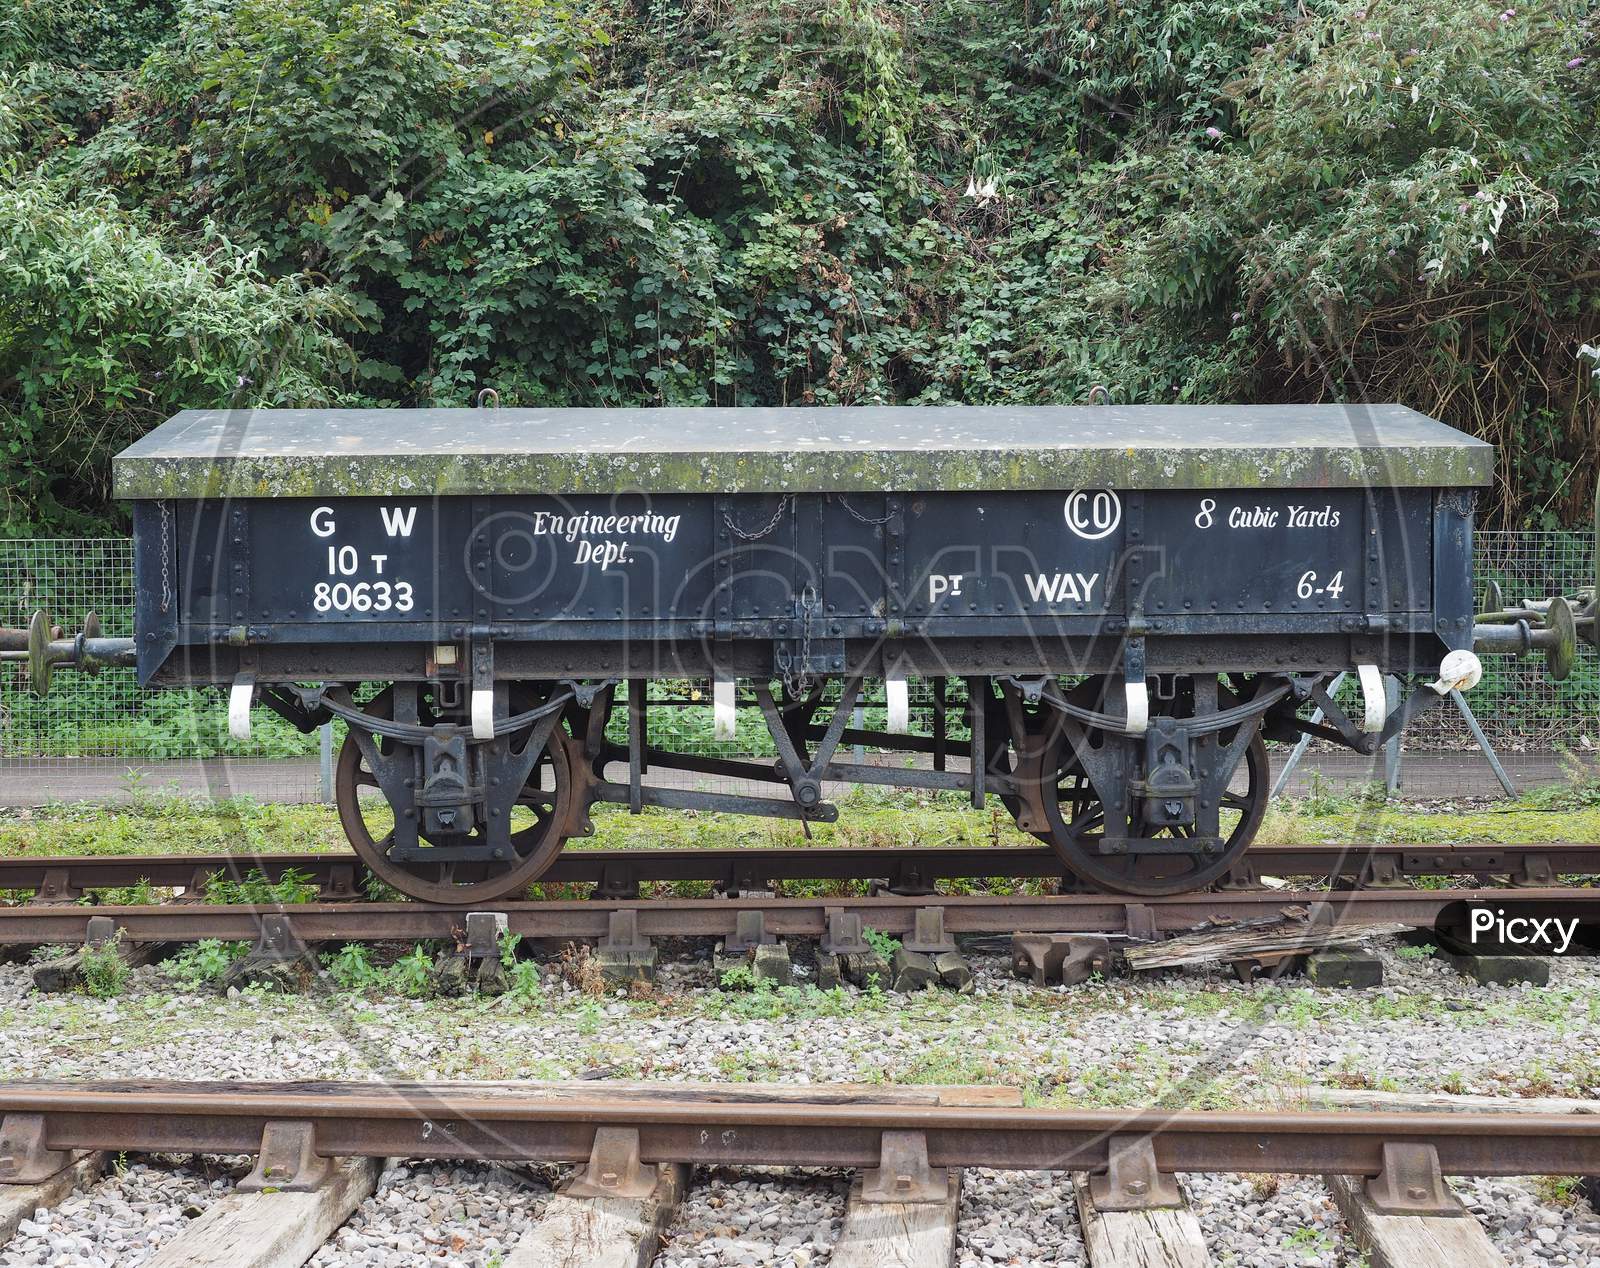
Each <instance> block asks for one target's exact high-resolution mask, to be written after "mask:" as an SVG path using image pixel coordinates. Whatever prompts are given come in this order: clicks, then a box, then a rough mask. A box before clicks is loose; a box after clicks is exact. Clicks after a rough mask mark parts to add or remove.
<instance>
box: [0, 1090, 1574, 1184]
mask: <svg viewBox="0 0 1600 1268" xmlns="http://www.w3.org/2000/svg"><path fill="white" fill-rule="evenodd" d="M0 1116H3V1117H4V1118H5V1120H6V1122H5V1126H4V1128H0V1135H4V1136H7V1137H12V1138H17V1137H19V1136H21V1135H22V1133H23V1132H24V1131H25V1130H26V1129H28V1128H29V1127H30V1126H33V1127H36V1128H37V1132H36V1140H37V1142H38V1144H39V1145H40V1146H41V1147H42V1148H45V1149H49V1150H73V1149H110V1150H129V1151H135V1150H136V1151H182V1152H204V1153H221V1154H237V1153H253V1152H256V1151H257V1150H258V1149H259V1148H260V1147H261V1144H262V1137H263V1133H264V1132H265V1130H266V1128H267V1126H268V1124H275V1123H282V1124H310V1125H311V1128H312V1133H313V1135H312V1139H313V1142H314V1151H315V1153H317V1154H318V1155H321V1156H324V1157H345V1156H356V1155H361V1156H367V1157H426V1158H437V1159H469V1158H485V1159H491V1158H492V1159H535V1160H541V1161H566V1162H581V1161H584V1160H586V1159H587V1158H588V1157H589V1156H590V1151H591V1149H592V1147H593V1145H594V1142H595V1132H596V1130H597V1129H598V1128H601V1127H621V1128H630V1129H634V1130H636V1131H637V1132H638V1139H639V1155H640V1158H641V1160H642V1161H644V1162H646V1163H660V1162H684V1163H693V1164H701V1165H715V1164H745V1165H753V1164H780V1165H791V1166H834V1167H858V1168H862V1167H874V1166H877V1165H878V1164H879V1162H880V1160H881V1158H882V1157H883V1153H884V1144H885V1142H884V1133H885V1132H917V1133H921V1134H922V1135H923V1137H924V1138H925V1140H926V1145H927V1156H928V1162H929V1163H930V1164H931V1165H933V1166H935V1167H966V1166H985V1167H999V1168H1006V1169H1027V1170H1089V1171H1097V1170H1101V1169H1103V1168H1104V1167H1106V1165H1107V1164H1108V1162H1109V1154H1110V1150H1111V1147H1112V1143H1113V1142H1114V1141H1116V1140H1117V1139H1118V1138H1121V1139H1123V1140H1126V1139H1127V1138H1128V1137H1130V1136H1131V1137H1136V1138H1137V1137H1146V1138H1148V1139H1149V1140H1150V1142H1151V1145H1152V1147H1153V1150H1154V1158H1155V1163H1156V1165H1157V1167H1158V1168H1159V1169H1160V1170H1161V1171H1163V1172H1169V1173H1170V1172H1175V1171H1210V1172H1218V1171H1223V1172H1238V1171H1243V1172H1270V1173H1283V1174H1320V1173H1339V1174H1345V1175H1367V1176H1372V1175H1377V1174H1378V1173H1379V1172H1380V1171H1381V1170H1382V1169H1383V1164H1384V1158H1383V1151H1384V1147H1385V1146H1386V1145H1391V1144H1413V1145H1426V1146H1431V1147H1433V1148H1434V1149H1435V1150H1436V1151H1437V1156H1438V1161H1439V1166H1440V1169H1441V1171H1442V1172H1444V1173H1445V1174H1447V1175H1481V1176H1507V1175H1537V1174H1549V1175H1589V1174H1594V1173H1597V1172H1600V1116H1595V1115H1585V1114H1521V1113H1511V1114H1502V1113H1453V1112H1404V1113H1385V1112H1338V1111H1335V1112H1329V1111H1318V1112H1307V1111H1298V1112H1291V1111H1272V1112H1240V1111H1197V1110H1176V1111H1166V1110H1160V1109H1141V1110H1131V1111H1123V1110H1081V1109H1044V1108H1038V1107H1034V1106H1027V1107H1021V1106H1016V1107H992V1106H958V1105H942V1104H907V1103H905V1102H904V1101H901V1102H899V1103H895V1102H893V1101H892V1100H890V1099H889V1098H887V1097H886V1098H885V1099H884V1100H883V1101H882V1102H871V1101H868V1102H866V1103H860V1102H851V1103H840V1102H837V1101H828V1100H827V1099H826V1098H825V1097H824V1096H822V1095H820V1094H819V1095H818V1097H817V1099H816V1100H815V1101H807V1100H798V1099H797V1100H793V1101H789V1100H785V1101H768V1102H762V1101H752V1100H746V1099H734V1098H727V1097H719V1096H717V1095H714V1094H708V1093H706V1092H704V1091H697V1092H689V1093H683V1092H681V1091H678V1092H675V1091H674V1090H673V1089H671V1086H670V1085H664V1086H663V1087H662V1088H661V1089H660V1090H659V1094H658V1095H652V1094H649V1092H648V1090H644V1091H640V1090H638V1089H637V1087H636V1088H635V1090H634V1092H633V1093H632V1094H631V1095H608V1094H607V1092H606V1090H605V1087H604V1085H595V1084H588V1085H579V1086H576V1087H569V1088H568V1089H567V1090H566V1094H561V1093H560V1092H559V1091H556V1092H555V1094H551V1089H545V1092H544V1094H539V1093H536V1092H532V1091H529V1092H523V1091H520V1090H518V1089H516V1088H515V1087H510V1086H506V1085H500V1086H497V1087H491V1088H488V1089H474V1088H473V1087H472V1086H471V1085H461V1084H456V1085H430V1084H407V1085H398V1086H393V1087H388V1086H384V1085H377V1084H359V1083H356V1084H312V1085H298V1084H282V1085H271V1084H265V1085H263V1084H198V1085H196V1084H181V1083H170V1084H142V1085H126V1084H96V1083H79V1084H73V1085H60V1084H30V1083H0ZM35 1116H36V1117H35Z"/></svg>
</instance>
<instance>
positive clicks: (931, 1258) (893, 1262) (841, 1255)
mask: <svg viewBox="0 0 1600 1268" xmlns="http://www.w3.org/2000/svg"><path fill="white" fill-rule="evenodd" d="M960 1210H961V1173H960V1172H959V1171H952V1172H951V1173H950V1189H949V1194H948V1196H947V1197H946V1198H945V1200H944V1201H943V1202H863V1201H862V1200H861V1180H860V1178H859V1177H857V1179H856V1181H855V1183H854V1184H853V1185H851V1186H850V1198H849V1201H848V1202H847V1203H846V1205H845V1211H844V1229H843V1231H842V1232H841V1233H840V1234H839V1241H838V1244H837V1245H836V1246H835V1247H834V1248H833V1259H832V1261H831V1262H832V1264H833V1268H950V1265H951V1264H952V1263H954V1262H955V1256H956V1219H957V1216H958V1215H959V1214H960Z"/></svg>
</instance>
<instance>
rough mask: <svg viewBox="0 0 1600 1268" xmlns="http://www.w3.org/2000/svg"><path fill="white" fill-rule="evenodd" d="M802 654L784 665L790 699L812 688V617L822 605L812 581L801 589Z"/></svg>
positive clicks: (784, 681)
mask: <svg viewBox="0 0 1600 1268" xmlns="http://www.w3.org/2000/svg"><path fill="white" fill-rule="evenodd" d="M799 606H800V612H799V616H800V655H799V657H798V658H797V659H798V665H797V664H796V658H791V659H790V660H789V662H788V663H787V664H786V665H784V667H783V685H784V689H785V690H787V691H788V693H789V697H790V699H798V698H800V697H802V696H804V695H806V694H807V693H809V692H810V690H811V618H812V616H813V615H814V614H815V613H816V611H817V609H818V608H820V607H821V606H822V603H821V601H820V600H819V599H818V598H817V591H816V588H815V587H814V586H812V585H811V583H810V582H807V583H806V586H805V589H803V590H801V591H800V604H799Z"/></svg>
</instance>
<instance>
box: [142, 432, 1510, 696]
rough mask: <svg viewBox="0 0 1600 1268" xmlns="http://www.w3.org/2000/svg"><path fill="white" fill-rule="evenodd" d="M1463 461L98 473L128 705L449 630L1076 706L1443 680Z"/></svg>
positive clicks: (272, 676)
mask: <svg viewBox="0 0 1600 1268" xmlns="http://www.w3.org/2000/svg"><path fill="white" fill-rule="evenodd" d="M766 435H770V437H771V439H770V441H768V440H765V439H764V436H766ZM714 446H715V447H714ZM893 446H899V447H898V448H895V447H893ZM1491 455H1492V450H1491V449H1490V447H1489V446H1487V445H1485V444H1483V443H1482V442H1479V441H1475V440H1472V439H1470V438H1468V437H1466V436H1463V435H1461V434H1460V433H1457V432H1455V431H1453V430H1451V429H1449V428H1447V427H1445V426H1443V425H1442V424H1439V423H1434V422H1432V421H1431V420H1428V419H1426V418H1424V417H1422V416H1420V415H1417V414H1415V413H1413V412H1412V411H1409V410H1406V409H1403V408H1401V407H1395V406H1379V407H1365V408H1360V409H1358V408H1355V407H1331V406H1330V407H1321V406H1309V407H1306V406H1303V407H1253V408H1251V407H1234V408H1230V409H1213V408H1194V409H1190V408H1186V407H1176V406H1175V407H1148V408H1128V409H1119V408H1114V407H1099V408H1077V409H1035V410H1020V409H1019V410H997V409H996V410H991V409H928V410H913V409H885V410H870V409H853V410H813V411H805V410H788V411H778V410H748V411H680V410H656V411H601V410H592V411H591V410H572V411H532V410H500V411H469V410H462V411H449V410H430V411H272V410H268V411H253V412H251V413H248V414H227V413H188V414H180V415H179V416H177V417H176V418H174V419H173V420H172V421H171V422H169V423H167V424H166V425H165V426H163V427H162V428H159V429H158V430H156V431H155V432H153V433H152V434H151V435H149V436H148V437H146V438H145V439H144V440H142V441H140V442H139V443H138V444H136V445H135V446H133V447H132V448H131V449H129V450H127V451H126V452H125V453H124V454H123V455H121V457H119V458H118V460H117V466H116V474H117V491H118V494H119V496H122V497H125V498H131V499H133V500H134V501H133V505H134V533H135V542H136V569H137V582H138V592H139V600H140V609H139V671H140V676H141V678H142V679H143V680H145V681H147V682H155V683H163V684H164V683H198V682H218V681H227V680H228V678H229V677H230V675H231V673H232V672H237V669H238V668H239V667H243V666H246V665H248V666H250V667H251V668H252V669H253V671H254V672H255V673H256V675H257V676H258V679H260V680H263V681H265V680H278V679H281V680H285V681H290V680H298V679H303V678H305V677H306V676H307V674H308V673H328V674H333V675H338V674H350V673H359V674H363V675H366V676H369V677H377V676H386V677H390V678H403V677H408V676H423V674H424V670H425V666H426V663H427V662H428V660H429V659H430V657H429V649H431V648H432V647H433V646H435V645H436V644H438V643H440V642H445V641H450V640H462V639H465V638H467V637H468V636H469V634H470V633H471V631H472V630H474V629H478V630H481V631H485V632H486V636H487V637H490V638H492V639H493V640H495V644H496V654H495V664H496V671H497V673H499V674H501V675H502V676H504V677H508V678H510V677H517V676H526V675H530V674H531V675H545V676H549V675H563V674H564V675H580V676H608V675H620V676H623V677H636V676H647V677H648V676H661V675H704V674H709V673H712V672H714V671H716V670H723V671H727V672H730V673H734V674H738V675H741V676H743V675H756V674H761V673H775V672H781V671H782V670H783V668H784V667H786V666H788V665H791V664H792V663H793V662H794V661H795V659H796V658H798V657H801V656H807V657H808V658H809V660H810V662H812V663H811V668H813V669H815V670H817V671H819V672H821V671H828V672H839V671H843V670H846V669H849V670H859V671H864V672H868V673H870V674H872V675H874V676H880V677H881V676H882V675H883V674H885V673H886V672H892V671H894V670H895V669H897V668H898V669H902V670H904V671H906V672H911V673H918V674H936V673H959V674H967V673H984V674H993V673H1027V672H1035V671H1046V670H1049V669H1051V668H1056V667H1058V666H1059V665H1061V664H1062V663H1063V662H1062V658H1063V657H1064V658H1065V663H1066V664H1068V665H1070V666H1071V667H1072V669H1073V670H1074V671H1075V672H1106V671H1109V670H1111V669H1114V668H1117V667H1119V666H1120V664H1121V660H1122V657H1123V643H1124V642H1125V640H1126V639H1127V638H1128V637H1130V636H1132V637H1143V639H1144V640H1145V649H1146V664H1147V668H1148V669H1149V670H1150V672H1153V673H1154V672H1176V671H1186V672H1187V671H1193V670H1195V669H1200V668H1214V669H1219V670H1226V669H1233V670H1265V669H1272V668H1277V667H1282V666H1293V667H1295V668H1300V669H1314V668H1315V669H1321V668H1336V669H1347V668H1351V667H1353V666H1354V665H1356V664H1358V663H1360V662H1363V661H1372V662H1375V663H1377V664H1379V665H1381V666H1382V667H1383V668H1385V669H1386V670H1393V671H1416V672H1421V671H1423V670H1430V669H1432V668H1433V667H1434V666H1436V665H1437V664H1438V661H1439V658H1440V656H1441V655H1442V653H1443V652H1444V651H1445V650H1448V649H1450V648H1456V647H1467V646H1470V642H1471V623H1472V620H1471V619H1472V590H1471V526H1472V497H1473V489H1474V487H1475V486H1477V485H1480V484H1483V483H1486V482H1487V481H1488V479H1489V476H1490V470H1491ZM583 459H588V460H589V461H587V462H585V461H583ZM808 643H809V651H808V652H807V651H806V650H805V647H806V644H808Z"/></svg>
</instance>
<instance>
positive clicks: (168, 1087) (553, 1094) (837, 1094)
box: [6, 1079, 1018, 1105]
mask: <svg viewBox="0 0 1600 1268" xmlns="http://www.w3.org/2000/svg"><path fill="white" fill-rule="evenodd" d="M6 1087H7V1089H8V1090H9V1091H20V1090H25V1089H30V1088H32V1089H51V1088H58V1089H74V1090H80V1091H81V1090H82V1087H83V1085H82V1084H81V1083H79V1082H77V1081H65V1080H63V1081H56V1082H51V1081H48V1080H42V1081H35V1080H27V1081H16V1082H9V1083H7V1084H6ZM94 1087H95V1089H96V1090H98V1091H105V1092H129V1093H136V1092H147V1093H156V1094H159V1093H164V1092H170V1091H178V1092H182V1093H185V1094H201V1095H209V1094H214V1093H220V1094H222V1095H226V1096H232V1097H237V1096H250V1095H253V1094H256V1093H262V1094H269V1093H282V1094H286V1095H295V1096H318V1095H324V1094H325V1095H330V1096H334V1095H338V1096H343V1095H348V1094H349V1093H350V1092H351V1091H352V1089H355V1090H360V1088H359V1085H354V1084H351V1083H338V1082H326V1081H319V1080H304V1081H292V1082H289V1081H286V1082H280V1083H267V1082H238V1083H229V1082H214V1081H195V1082H187V1081H180V1080H170V1081H169V1080H160V1079H151V1080H127V1079H108V1080H105V1081H103V1082H102V1081H98V1080H97V1081H96V1082H95V1084H94ZM372 1089H373V1090H374V1091H375V1092H376V1091H378V1090H380V1085H378V1084H373V1085H372ZM381 1090H382V1091H383V1092H384V1093H385V1094H386V1095H393V1096H396V1097H400V1096H406V1097H410V1098H411V1099H413V1100H417V1101H420V1102H422V1103H426V1101H427V1100H428V1098H430V1097H434V1096H441V1095H452V1094H461V1093H470V1094H471V1095H472V1096H473V1097H475V1098H485V1099H488V1098H500V1097H503V1098H505V1099H507V1100H513V1099H515V1100H523V1099H532V1100H582V1101H593V1100H604V1099H622V1100H645V1101H650V1102H653V1103H656V1104H660V1103H661V1102H676V1101H708V1100H709V1101H716V1102H719V1103H722V1104H727V1105H748V1104H767V1103H777V1104H803V1105H940V1104H943V1105H1015V1104H1017V1103H1018V1102H1017V1099H1016V1098H1017V1095H1018V1093H1017V1090H1016V1089H1015V1088H992V1087H984V1086H971V1085H965V1084H952V1085H942V1084H922V1085H915V1086H911V1085H897V1086H896V1085H884V1084H876V1083H836V1084H807V1083H736V1084H735V1083H650V1082H644V1081H628V1080H617V1081H611V1080H606V1079H592V1080H576V1081H573V1082H566V1083H546V1082H534V1081H531V1080H530V1081H525V1082H524V1081H515V1080H504V1081H500V1082H483V1083H478V1082H472V1081H452V1080H443V1079H441V1080H438V1081H437V1082H428V1083H406V1082H402V1083H385V1084H382V1085H381ZM951 1098H967V1099H951ZM972 1098H979V1099H972ZM996 1098H998V1099H996Z"/></svg>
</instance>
